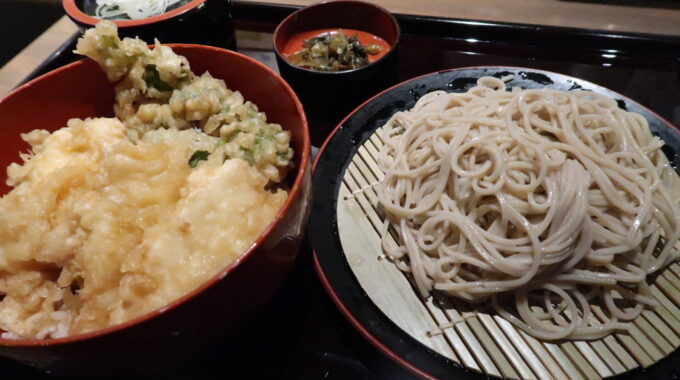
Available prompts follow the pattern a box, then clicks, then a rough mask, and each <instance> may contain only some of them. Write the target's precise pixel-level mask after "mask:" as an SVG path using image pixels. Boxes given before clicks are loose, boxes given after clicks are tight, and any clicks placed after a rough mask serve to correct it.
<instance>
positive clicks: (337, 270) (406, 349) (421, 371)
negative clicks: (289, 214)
mask: <svg viewBox="0 0 680 380" xmlns="http://www.w3.org/2000/svg"><path fill="white" fill-rule="evenodd" d="M508 74H513V75H515V80H513V81H512V82H511V83H510V86H517V85H519V86H522V85H523V84H527V83H528V84H530V85H531V86H533V88H537V87H551V88H560V89H566V90H575V89H585V90H592V91H595V92H597V93H601V94H605V95H608V96H610V97H612V98H614V99H616V100H617V101H618V103H619V106H620V107H623V108H625V109H627V110H629V111H634V112H638V113H640V114H642V115H643V116H645V118H646V119H647V120H648V121H649V123H650V129H652V131H653V132H656V133H658V134H659V135H660V136H661V137H662V138H663V139H664V141H666V143H667V144H669V145H671V146H672V147H673V148H675V149H676V151H677V150H678V149H680V129H678V127H676V126H674V125H673V124H671V123H670V122H668V121H667V120H665V119H664V118H662V117H661V116H659V115H657V114H656V113H654V112H653V111H651V110H649V109H647V108H645V107H644V106H642V105H640V104H638V103H636V102H634V101H633V100H631V99H629V98H627V97H626V96H623V95H621V94H618V93H616V92H614V91H611V90H609V89H606V88H604V87H601V86H598V85H596V84H593V83H590V82H588V81H584V80H580V79H577V78H573V77H570V76H567V75H563V74H558V73H553V72H549V71H544V70H535V69H529V68H520V67H507V66H503V67H491V66H479V67H465V68H458V69H450V70H443V71H438V72H433V73H430V74H425V75H422V76H419V77H416V78H413V79H410V80H407V81H405V82H402V83H399V84H397V85H395V86H393V87H391V88H389V89H387V90H385V91H383V92H381V93H379V94H377V95H375V96H374V97H372V98H371V99H369V100H367V101H366V102H364V103H363V104H362V105H360V106H359V107H357V108H356V109H355V110H354V111H352V113H350V114H349V115H348V116H347V117H345V119H343V120H342V121H341V122H340V123H339V124H338V126H337V127H336V128H335V129H334V130H333V132H332V133H331V134H330V135H329V137H328V138H327V139H326V141H325V142H324V144H323V146H322V147H321V150H320V151H319V154H318V155H317V158H316V160H315V161H314V172H313V179H312V181H313V188H314V196H313V204H312V212H311V217H310V223H309V227H308V236H309V239H310V241H311V243H312V247H313V251H314V266H315V269H316V272H317V274H318V276H319V278H320V280H321V283H322V285H323V286H324V288H325V289H326V291H327V292H328V294H329V296H330V298H331V299H332V300H333V302H334V303H335V304H336V306H337V307H338V309H339V310H340V311H341V312H342V314H343V315H344V316H345V317H346V318H347V319H348V321H349V322H350V323H351V324H352V325H353V326H354V327H355V328H356V329H357V330H358V331H359V332H360V333H361V334H362V335H363V336H364V337H365V338H366V339H367V340H368V341H369V342H370V343H371V344H373V345H374V346H375V347H376V348H378V349H379V350H380V351H382V352H383V353H384V354H385V355H387V356H388V357H390V358H391V359H392V360H394V361H395V362H397V363H398V364H400V365H401V366H403V367H405V368H406V369H408V370H409V371H411V372H412V373H413V374H414V375H416V376H418V377H422V378H443V379H447V378H450V379H480V378H485V377H489V376H488V375H485V374H482V373H481V372H478V371H476V370H473V369H469V368H467V367H465V366H462V365H460V364H458V363H455V362H453V361H452V360H450V359H448V358H446V357H444V356H443V355H441V354H439V353H437V352H435V351H434V350H432V349H430V348H429V347H427V346H425V345H423V344H422V343H420V342H418V341H417V340H416V339H414V338H413V337H411V336H410V335H409V334H408V333H406V332H404V331H403V330H402V329H401V328H400V327H398V326H397V325H396V324H395V323H394V322H392V321H391V320H390V319H389V318H388V317H387V316H386V315H385V314H384V313H383V312H382V311H381V310H380V309H379V308H378V307H377V306H376V305H375V304H374V303H373V301H371V299H370V298H369V296H368V295H367V294H366V293H365V292H364V290H363V288H362V287H361V285H360V284H359V282H358V280H357V279H356V277H355V276H354V273H353V272H352V270H351V268H350V267H349V264H348V263H347V261H346V259H345V255H344V253H343V250H342V245H341V243H340V238H339V234H338V228H337V219H336V204H337V197H338V193H339V189H340V184H341V183H342V178H341V176H342V174H343V173H344V172H345V169H346V167H347V165H349V162H350V161H351V158H352V157H353V156H354V154H355V152H356V150H357V149H358V148H359V146H361V145H362V144H363V143H364V141H365V140H366V139H367V138H368V137H370V135H371V134H372V133H373V131H374V130H375V129H376V128H377V127H379V126H380V125H382V124H383V123H384V121H385V120H387V118H389V117H390V116H391V115H392V113H394V112H396V111H397V110H403V109H408V108H411V107H412V106H413V104H414V103H415V101H416V100H417V98H418V97H419V96H422V95H424V94H425V93H427V92H430V91H433V90H436V89H443V90H448V91H449V92H451V91H457V92H460V91H464V90H466V89H467V88H469V87H470V86H472V85H474V80H473V79H476V78H479V77H480V76H484V75H492V76H497V77H502V76H505V75H508ZM428 81H431V82H437V86H432V87H428V86H427V85H426V83H427V82H428ZM456 81H458V82H456ZM536 84H538V85H536ZM558 85H559V86H558ZM567 85H568V86H569V87H568V88H563V87H565V86H567ZM522 87H524V86H522ZM405 93H408V94H409V95H411V99H410V100H409V101H405V100H404V99H401V98H400V96H394V95H395V94H405ZM402 98H403V96H402ZM390 101H391V102H392V103H391V104H393V107H391V108H390V107H389V106H385V104H387V102H390ZM365 116H369V117H368V118H365ZM667 155H668V153H667ZM669 159H674V165H675V167H676V170H677V168H678V164H679V162H678V161H680V157H678V155H677V154H675V155H674V158H672V157H669ZM678 360H680V349H676V350H675V351H674V352H672V353H671V354H669V355H667V356H666V357H665V358H663V359H661V360H660V361H659V362H657V363H655V364H654V365H652V366H651V367H649V368H647V369H642V368H637V369H635V370H633V371H629V372H626V373H623V374H621V375H619V376H615V378H617V379H643V378H645V379H646V378H649V377H650V376H660V378H671V377H672V376H678V375H680V372H678V365H677V362H678Z"/></svg>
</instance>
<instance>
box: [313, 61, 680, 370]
mask: <svg viewBox="0 0 680 380" xmlns="http://www.w3.org/2000/svg"><path fill="white" fill-rule="evenodd" d="M486 67H499V68H510V69H519V70H529V71H540V72H545V73H550V74H556V75H560V76H568V75H567V74H560V73H556V72H553V71H549V70H542V69H529V68H525V67H518V66H466V67H457V68H454V69H445V70H438V71H433V72H430V73H427V74H423V75H419V76H416V77H413V78H410V79H407V80H405V81H402V82H400V83H397V84H395V85H394V86H392V87H390V88H387V89H385V90H383V91H381V92H379V93H377V94H375V95H374V96H372V97H371V98H369V99H367V100H366V101H365V102H363V103H361V104H360V105H359V106H357V107H356V108H355V109H354V110H352V112H350V113H349V114H348V115H347V116H345V117H344V118H343V119H342V120H341V121H340V122H339V123H338V124H337V125H336V126H335V128H333V130H332V131H331V132H330V134H329V135H328V137H326V140H325V141H324V143H323V145H321V147H320V148H319V151H318V153H317V154H316V157H315V159H314V162H313V163H312V173H314V171H316V167H317V165H318V164H319V162H320V161H321V157H322V155H323V153H324V152H325V150H326V148H327V146H328V144H329V143H330V141H331V140H332V139H333V136H335V134H336V133H337V132H338V130H339V129H340V128H341V127H342V126H343V125H344V124H345V123H346V122H347V120H349V119H350V118H351V117H352V116H353V115H354V114H355V113H356V112H357V111H358V110H359V109H361V108H363V107H364V106H366V105H367V104H369V103H370V102H372V101H373V100H374V99H376V98H378V97H380V96H382V95H383V94H385V93H387V92H390V91H392V90H393V89H395V88H397V87H399V86H402V85H404V84H406V83H409V82H412V81H415V80H418V79H420V78H423V77H427V76H430V75H433V74H439V73H445V72H448V71H454V70H456V71H457V70H466V69H479V68H486ZM579 80H580V81H581V82H582V83H587V84H588V85H590V86H593V87H600V88H603V89H606V90H608V91H611V92H613V93H615V94H617V95H619V96H620V97H621V98H623V99H626V100H628V101H630V102H631V103H634V104H638V105H639V106H640V107H642V108H643V109H644V110H646V111H648V112H649V113H651V114H652V115H654V116H655V117H657V118H658V120H660V121H661V122H663V123H665V124H667V125H669V126H671V127H672V128H674V129H676V130H678V131H680V126H676V125H675V124H673V123H671V122H670V121H668V120H666V119H665V118H664V117H662V116H660V115H659V114H657V113H656V112H654V111H653V110H651V109H649V108H647V107H646V106H643V105H641V104H640V103H637V102H636V101H635V100H633V99H631V98H629V97H627V96H625V95H621V94H619V93H618V92H615V91H612V90H609V89H607V88H606V87H602V86H600V85H598V84H595V83H592V82H589V81H587V80H581V79H579ZM340 174H342V173H339V174H338V175H340ZM312 255H313V257H312V259H313V261H314V270H315V271H316V274H317V276H318V277H319V280H320V281H321V285H322V286H323V287H324V289H325V290H326V293H328V295H329V296H330V298H331V300H332V301H333V303H334V304H335V306H336V307H337V308H338V310H340V313H341V314H342V315H343V316H344V317H345V319H346V320H347V321H348V322H349V323H350V324H351V325H352V326H353V327H354V328H355V329H356V330H357V331H358V332H359V333H360V334H361V335H362V336H363V337H364V338H366V340H368V341H369V342H370V343H371V344H372V345H373V346H374V347H375V348H377V349H378V350H379V351H380V352H382V353H384V354H385V355H386V356H388V357H389V358H390V359H392V360H393V361H394V362H396V363H397V364H399V365H400V366H402V367H403V368H405V369H407V370H408V371H410V372H411V373H413V374H414V375H416V376H418V377H420V378H423V379H436V378H437V377H436V376H434V375H432V374H431V373H428V372H426V371H425V370H423V369H422V368H420V367H418V366H416V365H414V364H413V363H411V362H409V361H408V360H407V359H406V358H404V357H403V356H402V355H400V354H398V353H396V352H395V351H394V350H392V349H391V348H390V347H388V346H387V345H385V344H383V342H382V341H381V340H380V339H378V338H377V337H376V336H374V335H373V334H372V333H371V332H370V331H369V330H368V329H367V328H366V327H364V325H363V324H362V322H361V321H359V319H358V318H356V317H355V316H354V315H353V314H352V312H351V311H350V310H349V308H348V307H347V306H346V305H345V303H344V302H343V300H342V299H341V297H340V295H338V293H337V292H336V291H335V288H334V286H333V285H332V284H331V281H330V280H329V279H328V277H327V276H326V273H325V272H324V269H323V268H322V266H321V262H320V261H319V256H318V254H317V253H316V249H315V248H314V247H313V246H312ZM371 302H372V301H371ZM405 334H406V333H405ZM678 351H680V348H679V349H678ZM674 352H675V351H674ZM437 355H439V354H437ZM669 355H670V354H669ZM667 357H668V356H666V357H664V358H667ZM662 360H663V359H662ZM657 363H658V361H657V362H655V363H654V364H657ZM465 368H468V367H465ZM625 373H630V372H625ZM625 373H624V374H625ZM479 376H481V377H485V376H487V375H485V374H483V373H481V372H480V373H479Z"/></svg>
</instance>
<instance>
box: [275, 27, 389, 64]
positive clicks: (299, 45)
mask: <svg viewBox="0 0 680 380" xmlns="http://www.w3.org/2000/svg"><path fill="white" fill-rule="evenodd" d="M339 30H342V31H343V33H345V35H346V36H347V37H351V36H354V35H355V34H356V35H357V37H358V38H359V42H361V44H362V45H364V46H368V45H371V44H376V45H379V46H380V51H379V52H378V53H377V54H369V55H368V62H369V63H373V62H375V61H377V60H379V59H380V58H382V57H383V56H384V55H385V54H387V52H389V51H390V44H389V43H387V41H385V40H383V39H382V38H380V37H378V36H376V35H375V34H371V33H368V32H363V31H361V30H356V29H347V28H329V29H314V30H308V31H305V32H301V33H297V34H294V35H293V36H292V37H291V38H290V39H289V40H288V42H286V45H285V46H284V47H283V51H282V52H281V53H283V56H284V57H286V56H288V55H291V54H294V53H295V52H297V51H298V50H302V49H303V42H304V41H305V40H308V39H310V38H314V37H318V36H321V35H323V34H326V33H330V34H331V35H333V34H336V33H338V31H339Z"/></svg>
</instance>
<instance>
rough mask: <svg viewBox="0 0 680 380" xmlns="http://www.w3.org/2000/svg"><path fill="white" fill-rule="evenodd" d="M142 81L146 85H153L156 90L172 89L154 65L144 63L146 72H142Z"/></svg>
mask: <svg viewBox="0 0 680 380" xmlns="http://www.w3.org/2000/svg"><path fill="white" fill-rule="evenodd" d="M144 81H145V82H146V85H147V86H148V87H153V88H155V89H156V90H158V91H163V92H165V91H172V90H173V88H172V86H170V85H169V84H167V83H166V82H164V81H163V80H162V79H161V75H160V74H159V73H158V69H157V68H156V65H146V73H145V74H144Z"/></svg>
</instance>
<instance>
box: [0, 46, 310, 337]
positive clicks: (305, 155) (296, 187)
mask: <svg viewBox="0 0 680 380" xmlns="http://www.w3.org/2000/svg"><path fill="white" fill-rule="evenodd" d="M163 46H169V47H171V48H176V47H179V48H192V49H203V50H213V51H216V52H220V53H223V54H228V55H235V56H238V57H240V58H242V59H245V60H246V61H248V62H250V63H251V64H254V65H257V66H260V68H262V69H265V70H266V71H267V72H268V73H269V74H271V75H272V76H273V77H274V78H276V80H277V81H278V82H279V83H280V84H281V85H283V88H284V90H285V91H286V93H287V94H288V95H289V96H290V97H291V99H292V100H293V103H294V104H295V108H296V110H297V112H298V114H299V115H300V116H301V121H302V127H303V129H304V131H303V132H304V133H303V144H302V147H298V152H299V154H301V156H300V164H299V166H298V168H297V173H296V175H295V181H294V182H293V186H292V187H291V188H290V190H289V191H288V198H286V201H285V202H284V204H283V206H281V208H280V209H279V211H278V212H277V213H276V216H275V217H274V219H273V220H272V221H271V222H270V223H269V224H268V225H267V227H266V228H265V229H264V231H263V232H262V233H261V234H260V236H258V238H257V239H256V240H255V242H253V244H251V246H250V247H249V248H248V249H247V250H246V251H245V252H243V253H241V255H240V256H239V257H238V258H236V260H234V261H232V262H231V263H229V265H227V266H226V267H224V268H223V269H222V270H220V271H219V272H218V273H217V274H215V275H214V276H213V277H211V278H210V279H209V280H208V281H206V282H205V283H203V284H202V285H201V286H199V287H198V288H196V289H194V290H192V291H191V292H189V293H187V294H185V295H183V296H182V297H180V298H178V299H176V300H174V301H172V302H169V303H168V304H167V305H165V306H163V307H161V308H160V309H156V310H154V311H151V312H149V313H146V314H144V315H141V316H139V317H137V318H134V319H131V320H129V321H127V322H123V323H121V324H118V325H113V326H109V327H106V328H103V329H99V330H95V331H91V332H88V333H84V334H77V335H72V336H67V337H64V338H58V339H51V338H49V339H4V338H0V346H20V347H37V346H55V345H59V344H69V343H76V342H79V341H83V340H87V339H92V338H98V337H101V336H104V335H109V334H112V333H115V332H117V331H120V330H123V329H125V328H128V327H130V326H134V325H137V324H140V323H143V322H145V321H147V320H150V319H153V318H155V317H157V316H159V315H161V314H163V313H165V312H167V311H169V310H172V309H174V308H176V307H178V306H179V305H181V304H183V303H185V302H187V301H189V300H190V299H192V298H194V297H195V296H197V295H198V294H200V293H202V292H203V291H204V290H206V289H208V288H210V287H211V286H213V285H214V284H215V283H217V282H218V281H220V280H221V279H222V278H224V277H225V276H227V275H228V274H229V272H231V271H232V270H234V269H235V268H236V267H238V265H239V264H240V263H241V261H243V260H245V259H247V258H248V257H250V256H251V255H252V254H253V253H254V252H255V251H257V249H258V248H260V246H261V245H262V243H263V242H264V240H265V239H266V238H267V237H268V236H269V234H270V232H271V231H272V230H273V229H274V227H275V226H277V225H278V224H279V223H281V221H282V220H283V217H284V215H286V213H288V211H289V210H290V208H291V205H292V204H293V201H294V199H295V198H297V196H298V194H299V193H300V192H301V191H302V190H303V183H302V181H303V179H304V175H305V172H306V170H307V166H308V163H309V155H310V152H311V143H310V140H309V126H308V125H307V117H306V115H305V112H304V109H303V108H302V103H300V100H299V99H298V97H297V95H296V94H295V92H294V91H293V89H292V88H291V87H290V85H288V83H287V82H286V81H285V80H283V78H281V77H280V76H279V75H278V74H276V73H275V72H274V71H273V70H272V69H270V68H269V67H267V66H266V65H264V64H263V63H260V62H258V61H257V60H255V59H253V58H250V57H248V56H246V55H244V54H241V53H237V52H234V51H231V50H226V49H222V48H217V47H212V46H204V45H193V44H167V45H163ZM88 59H89V58H85V59H82V60H80V61H77V62H73V63H71V64H68V65H66V66H63V67H60V68H58V69H56V70H53V71H50V72H49V73H47V74H44V75H42V76H40V77H38V78H36V79H33V80H32V81H30V82H28V83H26V84H24V85H22V86H21V87H18V88H16V89H15V90H14V91H12V92H10V93H9V94H8V95H7V96H6V97H4V98H3V99H0V104H2V103H3V102H5V101H6V99H9V98H10V97H12V96H17V94H19V93H20V92H21V90H23V89H25V88H28V87H32V86H34V85H35V84H36V83H38V82H40V81H42V80H44V79H45V78H47V77H50V76H53V75H57V74H59V73H60V72H62V71H66V70H70V69H72V68H75V67H78V66H80V65H83V64H84V62H85V61H87V60H88ZM300 148H301V149H300Z"/></svg>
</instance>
